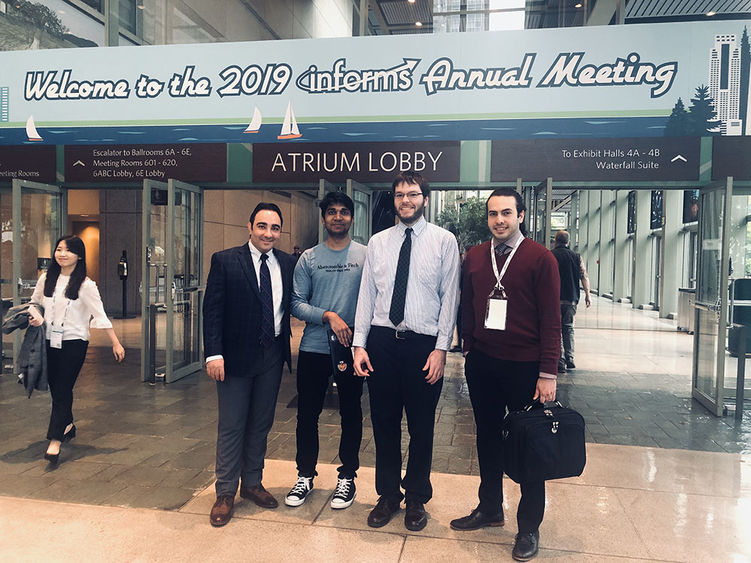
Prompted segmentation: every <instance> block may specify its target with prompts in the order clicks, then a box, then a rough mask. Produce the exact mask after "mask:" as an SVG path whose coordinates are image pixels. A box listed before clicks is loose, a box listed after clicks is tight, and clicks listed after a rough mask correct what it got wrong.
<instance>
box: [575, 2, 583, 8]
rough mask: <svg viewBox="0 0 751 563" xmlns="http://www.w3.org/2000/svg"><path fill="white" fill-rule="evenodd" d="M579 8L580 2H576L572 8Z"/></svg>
mask: <svg viewBox="0 0 751 563" xmlns="http://www.w3.org/2000/svg"><path fill="white" fill-rule="evenodd" d="M581 7H582V3H581V2H577V3H576V4H574V8H581Z"/></svg>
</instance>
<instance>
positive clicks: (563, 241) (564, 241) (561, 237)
mask: <svg viewBox="0 0 751 563" xmlns="http://www.w3.org/2000/svg"><path fill="white" fill-rule="evenodd" d="M570 240H571V235H570V234H568V231H558V232H557V233H556V234H555V244H559V245H561V246H568V243H569V241H570Z"/></svg>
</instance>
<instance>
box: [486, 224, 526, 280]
mask: <svg viewBox="0 0 751 563" xmlns="http://www.w3.org/2000/svg"><path fill="white" fill-rule="evenodd" d="M523 241H524V235H522V236H521V237H519V241H518V242H517V243H516V245H514V249H513V250H512V251H511V254H509V257H508V258H507V259H506V262H505V263H504V264H503V268H502V269H501V273H500V274H499V273H498V263H497V262H496V259H495V239H491V240H490V261H491V262H492V263H493V273H494V274H495V278H496V284H495V288H496V289H497V290H498V291H504V290H505V288H504V287H503V284H502V283H501V280H502V279H503V275H504V274H505V273H506V270H507V269H508V265H509V264H510V263H511V259H512V258H513V257H514V254H516V250H517V249H518V248H519V246H520V245H521V243H522V242H523Z"/></svg>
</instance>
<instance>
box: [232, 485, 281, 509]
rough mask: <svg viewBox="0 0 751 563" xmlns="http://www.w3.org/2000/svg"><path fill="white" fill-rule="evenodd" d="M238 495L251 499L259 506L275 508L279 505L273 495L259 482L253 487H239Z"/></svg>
mask: <svg viewBox="0 0 751 563" xmlns="http://www.w3.org/2000/svg"><path fill="white" fill-rule="evenodd" d="M240 496H241V497H242V498H244V499H248V500H252V501H253V502H254V503H256V504H257V505H258V506H260V507H261V508H276V507H277V506H279V503H278V502H277V500H276V499H275V498H274V497H273V495H272V494H271V493H270V492H268V491H267V490H266V489H264V488H263V485H262V484H261V483H258V484H257V485H255V486H253V487H240Z"/></svg>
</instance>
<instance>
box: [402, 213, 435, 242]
mask: <svg viewBox="0 0 751 563" xmlns="http://www.w3.org/2000/svg"><path fill="white" fill-rule="evenodd" d="M427 226H428V222H427V221H426V220H425V216H424V215H423V216H422V217H420V218H419V219H418V220H417V223H413V224H412V225H405V224H404V223H402V222H401V221H399V222H398V223H397V224H396V230H397V231H398V233H399V235H400V236H402V237H403V236H404V231H406V230H407V229H412V234H413V235H415V236H420V233H422V232H423V231H424V230H425V228H426V227H427Z"/></svg>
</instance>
